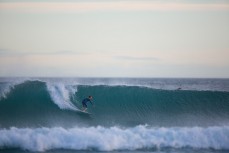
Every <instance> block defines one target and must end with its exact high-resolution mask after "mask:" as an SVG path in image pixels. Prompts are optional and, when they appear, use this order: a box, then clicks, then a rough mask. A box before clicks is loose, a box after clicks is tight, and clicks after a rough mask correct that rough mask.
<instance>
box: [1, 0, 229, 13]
mask: <svg viewBox="0 0 229 153" xmlns="http://www.w3.org/2000/svg"><path fill="white" fill-rule="evenodd" d="M0 10H1V11H4V10H5V11H15V12H25V13H79V12H90V11H197V10H198V11H214V10H227V11H229V4H228V3H184V2H159V1H106V2H105V1H100V2H4V3H0Z"/></svg>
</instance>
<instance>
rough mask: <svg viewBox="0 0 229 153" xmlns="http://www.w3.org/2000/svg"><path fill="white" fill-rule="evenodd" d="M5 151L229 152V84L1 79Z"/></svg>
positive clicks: (0, 146)
mask: <svg viewBox="0 0 229 153" xmlns="http://www.w3.org/2000/svg"><path fill="white" fill-rule="evenodd" d="M89 95H92V96H93V103H94V107H93V106H92V105H90V103H89V104H88V112H90V113H91V114H92V115H88V114H85V113H82V112H80V111H79V110H80V109H81V108H82V106H81V105H82V104H81V101H82V100H83V99H84V98H85V97H87V96H89ZM0 152H8V153H11V152H16V153H17V152H18V153H25V152H50V153H60V152H63V153H65V152H66V153H72V152H74V153H101V152H107V153H117V152H123V153H130V152H135V153H148V152H154V153H168V152H171V153H194V152H195V153H196V152H197V153H209V152H210V153H223V152H229V79H191V78H190V79H179V78H176V79H175V78H174V79H166V78H0Z"/></svg>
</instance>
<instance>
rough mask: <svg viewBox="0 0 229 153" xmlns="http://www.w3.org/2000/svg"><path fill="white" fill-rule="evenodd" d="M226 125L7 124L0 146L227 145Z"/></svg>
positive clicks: (115, 147) (116, 147)
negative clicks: (29, 126)
mask: <svg viewBox="0 0 229 153" xmlns="http://www.w3.org/2000/svg"><path fill="white" fill-rule="evenodd" d="M228 144H229V127H228V126H227V127H226V126H225V127H208V128H202V127H193V128H182V127H180V128H149V127H147V126H142V125H139V126H136V127H133V128H127V129H122V128H119V127H110V128H104V127H101V126H98V127H89V128H79V127H75V128H72V129H64V128H61V127H60V128H36V129H31V128H24V129H18V128H10V129H2V130H0V148H21V149H23V150H29V151H46V150H51V149H74V150H91V149H95V150H100V151H112V150H136V149H152V148H157V149H161V148H163V147H171V148H183V147H191V148H196V149H209V148H211V149H217V150H221V149H222V150H228V149H229V145H228Z"/></svg>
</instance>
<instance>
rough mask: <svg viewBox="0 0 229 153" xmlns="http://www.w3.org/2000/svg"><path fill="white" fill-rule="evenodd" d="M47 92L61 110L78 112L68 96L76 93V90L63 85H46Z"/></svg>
mask: <svg viewBox="0 0 229 153" xmlns="http://www.w3.org/2000/svg"><path fill="white" fill-rule="evenodd" d="M46 86H47V90H48V92H49V94H50V96H51V98H52V100H53V102H54V103H55V104H57V105H58V106H59V108H61V109H70V110H79V109H78V108H77V107H75V106H74V105H73V104H72V103H71V101H70V96H71V95H73V94H74V93H75V92H77V88H74V87H73V86H66V85H65V84H63V83H55V84H51V83H46Z"/></svg>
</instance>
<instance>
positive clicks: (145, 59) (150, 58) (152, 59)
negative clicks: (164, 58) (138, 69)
mask: <svg viewBox="0 0 229 153" xmlns="http://www.w3.org/2000/svg"><path fill="white" fill-rule="evenodd" d="M114 58H115V59H120V60H133V61H157V60H159V59H158V58H155V57H135V56H114Z"/></svg>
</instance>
